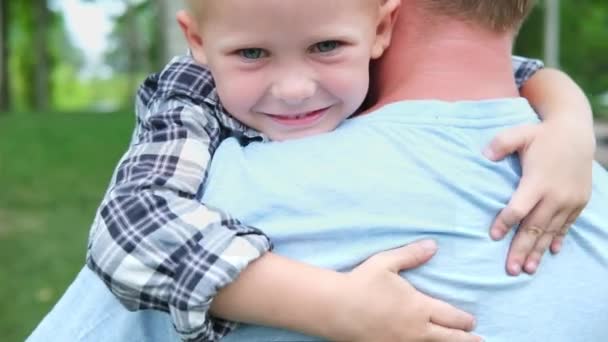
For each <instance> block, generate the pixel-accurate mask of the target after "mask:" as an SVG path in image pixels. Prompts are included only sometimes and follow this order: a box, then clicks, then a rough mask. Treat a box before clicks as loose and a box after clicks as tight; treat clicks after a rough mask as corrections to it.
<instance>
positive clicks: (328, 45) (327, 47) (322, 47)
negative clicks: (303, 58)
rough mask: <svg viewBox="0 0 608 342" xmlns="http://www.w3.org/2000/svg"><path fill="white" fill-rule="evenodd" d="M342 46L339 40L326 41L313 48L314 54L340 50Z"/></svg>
mask: <svg viewBox="0 0 608 342" xmlns="http://www.w3.org/2000/svg"><path fill="white" fill-rule="evenodd" d="M341 45H342V44H341V43H340V42H339V41H337V40H326V41H324V42H320V43H317V44H315V45H313V46H312V48H311V50H312V52H317V53H327V52H331V51H334V50H335V49H337V48H339V47H340V46H341Z"/></svg>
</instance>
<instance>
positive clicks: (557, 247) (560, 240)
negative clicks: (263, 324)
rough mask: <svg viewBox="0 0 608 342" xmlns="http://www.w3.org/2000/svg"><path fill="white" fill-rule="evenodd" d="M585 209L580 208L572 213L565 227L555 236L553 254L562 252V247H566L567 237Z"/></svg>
mask: <svg viewBox="0 0 608 342" xmlns="http://www.w3.org/2000/svg"><path fill="white" fill-rule="evenodd" d="M583 209H584V207H583V206H582V207H579V208H577V209H576V210H574V211H573V212H572V214H570V216H569V217H568V219H567V220H566V223H565V224H564V226H563V227H561V229H560V231H559V233H558V234H557V235H556V236H555V238H554V239H553V241H552V242H551V253H553V254H558V253H559V252H561V250H562V246H563V245H564V238H565V237H566V235H568V232H569V231H570V228H571V227H572V225H573V224H574V222H576V219H577V218H578V217H579V216H580V214H581V212H582V211H583Z"/></svg>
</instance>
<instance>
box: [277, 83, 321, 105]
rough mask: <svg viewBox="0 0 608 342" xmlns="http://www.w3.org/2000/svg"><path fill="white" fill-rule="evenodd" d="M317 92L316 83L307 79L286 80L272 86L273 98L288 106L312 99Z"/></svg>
mask: <svg viewBox="0 0 608 342" xmlns="http://www.w3.org/2000/svg"><path fill="white" fill-rule="evenodd" d="M316 91H317V85H316V83H315V82H314V81H313V80H311V79H307V78H305V77H290V78H285V79H283V80H281V81H280V82H277V83H275V84H274V85H273V86H272V96H274V97H275V98H276V99H279V100H281V101H283V102H284V103H285V104H287V105H298V104H300V103H302V102H304V101H306V100H308V99H309V98H311V97H312V96H313V95H314V94H315V92H316Z"/></svg>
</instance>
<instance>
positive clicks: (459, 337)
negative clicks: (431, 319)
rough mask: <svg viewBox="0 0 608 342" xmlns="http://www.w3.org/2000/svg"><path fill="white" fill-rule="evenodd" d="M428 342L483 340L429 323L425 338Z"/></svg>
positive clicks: (464, 332) (478, 341)
mask: <svg viewBox="0 0 608 342" xmlns="http://www.w3.org/2000/svg"><path fill="white" fill-rule="evenodd" d="M425 340H426V341H429V342H447V341H449V342H482V341H483V339H482V338H481V337H479V336H475V335H473V334H471V333H468V332H466V331H462V330H458V329H449V328H445V327H442V326H439V325H436V324H433V323H429V331H428V335H427V338H426V339H425Z"/></svg>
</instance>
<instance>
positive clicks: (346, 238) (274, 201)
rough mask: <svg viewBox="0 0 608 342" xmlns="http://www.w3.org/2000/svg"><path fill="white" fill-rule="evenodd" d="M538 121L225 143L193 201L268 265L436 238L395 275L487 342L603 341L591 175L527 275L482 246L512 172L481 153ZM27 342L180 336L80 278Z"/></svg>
mask: <svg viewBox="0 0 608 342" xmlns="http://www.w3.org/2000/svg"><path fill="white" fill-rule="evenodd" d="M536 122H537V118H536V116H535V115H534V113H533V112H532V110H531V109H530V107H529V105H528V104H527V102H526V101H524V100H519V99H513V100H497V101H485V102H459V103H445V102H437V101H418V102H401V103H396V104H393V105H389V106H386V107H384V108H382V109H380V110H378V111H376V112H375V113H373V114H370V115H368V116H363V117H358V118H356V119H352V120H348V121H347V122H346V123H344V124H343V125H342V126H341V127H339V128H338V129H337V130H336V131H335V132H332V133H329V134H325V135H320V136H316V137H311V138H307V139H302V140H295V141H288V142H284V143H270V144H252V145H249V146H248V147H245V148H243V147H241V146H239V145H238V143H237V142H236V141H235V140H232V139H229V140H227V141H225V142H224V143H223V144H222V145H221V146H220V147H219V149H218V150H217V152H216V154H215V156H214V159H213V163H212V167H211V170H210V176H209V178H208V183H207V192H206V193H205V195H204V199H203V200H204V201H205V202H206V203H207V204H209V205H211V206H216V207H219V208H222V209H223V210H225V211H227V212H229V213H231V214H233V215H234V216H236V217H237V218H239V219H241V220H242V221H243V222H244V223H246V224H249V225H253V226H256V227H258V228H261V229H263V230H264V231H265V232H266V233H267V234H268V235H269V236H270V237H271V238H272V240H273V242H274V244H275V252H276V253H279V254H282V255H285V256H288V257H290V258H295V259H298V260H301V261H304V262H308V263H311V264H315V265H318V266H322V267H327V268H333V269H336V270H340V271H347V270H349V269H351V268H353V267H354V266H355V265H357V264H359V263H360V262H361V261H363V260H365V259H366V258H368V257H369V256H370V255H372V254H375V253H377V252H379V251H383V250H386V249H390V248H394V247H398V246H402V245H404V244H407V243H408V242H411V241H414V240H418V239H421V238H424V237H430V238H433V239H436V240H437V241H438V243H439V247H440V249H439V252H438V253H437V255H436V256H435V257H434V258H433V259H432V260H431V261H430V262H429V263H427V264H425V265H424V266H422V267H420V268H418V269H416V270H411V271H408V272H406V273H404V274H403V275H404V276H405V277H407V278H408V280H410V281H411V282H412V283H413V285H414V286H416V288H418V289H419V290H420V291H423V292H425V293H428V294H429V295H431V296H433V297H436V298H438V299H441V300H445V301H448V302H450V303H452V304H454V305H456V306H457V307H459V308H462V309H464V310H467V311H469V312H471V313H473V314H474V315H475V316H476V318H477V320H478V326H477V330H476V332H477V333H478V334H480V335H482V336H484V337H485V338H486V341H488V342H513V341H517V342H539V341H551V342H572V341H576V342H578V341H581V342H600V341H608V175H607V173H606V171H604V170H603V169H602V168H601V167H600V166H598V165H595V166H594V169H593V171H594V175H593V178H594V179H593V193H592V197H591V202H590V203H589V205H588V207H587V208H586V209H585V211H584V212H583V214H582V215H581V217H580V218H579V219H578V221H577V222H576V224H575V225H574V226H573V228H572V230H571V232H570V233H569V235H568V237H567V239H566V241H565V245H564V248H563V251H562V253H560V254H559V255H558V256H556V257H554V256H549V255H548V256H546V257H545V258H544V260H543V263H542V265H541V268H540V270H539V272H538V274H536V275H535V276H533V277H529V276H520V277H517V278H512V277H508V276H507V275H506V273H505V271H504V264H505V259H506V253H507V249H508V246H509V243H510V242H511V237H508V238H507V239H505V240H504V241H501V242H494V241H491V240H490V238H489V237H488V231H489V227H490V224H491V222H492V220H493V219H494V217H495V215H496V214H497V213H498V211H499V210H500V209H502V208H503V207H504V206H505V205H506V203H507V201H508V200H509V198H510V196H511V194H512V192H513V190H514V189H515V188H516V185H517V183H518V180H519V177H520V173H521V172H520V166H519V161H518V160H517V158H515V157H511V158H508V159H507V160H505V161H503V162H500V163H493V162H490V161H488V160H486V158H484V157H483V156H482V155H481V150H482V149H483V147H485V146H486V144H487V143H488V142H489V141H490V139H492V137H494V135H495V134H496V133H497V132H499V131H500V130H503V129H505V128H508V127H511V126H514V125H520V124H525V123H532V124H534V123H536ZM555 167H560V165H555ZM309 281H310V282H311V284H314V282H315V279H309ZM365 295H366V294H365V293H361V296H365ZM294 296H297V293H294ZM307 340H313V338H308V337H305V336H302V335H299V334H296V333H291V332H288V331H282V330H278V329H272V328H265V327H256V326H248V325H242V326H241V327H240V328H238V329H237V330H236V331H235V332H233V333H231V334H229V335H228V336H227V337H226V338H225V339H224V341H228V342H234V341H238V342H250V341H252V342H253V341H263V342H269V341H307ZM27 341H28V342H48V341H75V342H76V341H78V342H98V341H99V342H106V341H116V342H155V341H158V342H161V341H162V342H167V341H179V337H178V336H177V334H176V333H175V331H174V329H173V327H172V324H171V320H170V317H169V315H167V314H166V313H164V312H160V311H150V310H148V311H137V312H129V311H127V310H126V309H125V308H124V307H123V306H122V305H121V304H120V303H119V302H118V300H117V299H116V297H115V296H114V295H113V294H112V293H110V291H109V290H108V289H107V288H106V287H105V285H104V284H103V282H102V281H101V280H100V279H99V277H97V276H96V275H95V274H94V273H93V272H92V271H91V270H90V269H88V268H86V267H85V268H84V269H83V270H82V271H81V272H80V274H79V275H78V276H77V278H76V279H75V281H74V282H73V283H72V284H71V285H70V288H69V289H68V290H67V291H66V293H65V294H64V295H63V296H62V298H61V299H60V300H59V302H58V303H57V304H56V305H55V307H54V308H53V310H52V311H51V312H50V313H49V314H48V315H47V316H46V317H45V319H44V320H43V321H42V322H41V323H40V325H39V326H38V327H37V328H36V330H35V331H34V332H33V333H32V335H31V336H30V337H29V338H28V340H27Z"/></svg>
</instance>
